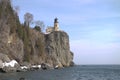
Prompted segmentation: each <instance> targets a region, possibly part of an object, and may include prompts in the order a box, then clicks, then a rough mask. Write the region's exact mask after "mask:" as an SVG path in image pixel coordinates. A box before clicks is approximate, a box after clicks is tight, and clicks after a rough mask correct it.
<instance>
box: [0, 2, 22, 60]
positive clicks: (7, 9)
mask: <svg viewBox="0 0 120 80" xmlns="http://www.w3.org/2000/svg"><path fill="white" fill-rule="evenodd" d="M18 24H19V20H18V18H17V16H16V15H15V14H14V11H13V9H12V7H11V4H10V1H9V0H1V1H0V53H4V54H6V55H8V56H9V58H10V59H16V60H18V61H22V56H23V42H22V40H20V39H19V37H18V36H17V34H16V32H15V31H16V28H17V26H18Z"/></svg>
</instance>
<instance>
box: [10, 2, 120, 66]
mask: <svg viewBox="0 0 120 80" xmlns="http://www.w3.org/2000/svg"><path fill="white" fill-rule="evenodd" d="M12 2H13V5H14V6H19V7H20V11H19V17H20V21H21V22H23V21H24V18H23V16H24V14H25V13H26V12H30V13H32V14H33V15H34V20H42V21H44V23H45V25H46V26H53V22H54V18H55V17H58V19H59V25H60V29H61V30H64V31H66V32H67V33H68V34H69V37H70V47H71V50H72V51H73V52H74V62H75V63H76V64H120V5H119V4H120V0H12Z"/></svg>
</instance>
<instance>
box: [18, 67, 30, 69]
mask: <svg viewBox="0 0 120 80" xmlns="http://www.w3.org/2000/svg"><path fill="white" fill-rule="evenodd" d="M20 68H21V69H28V67H27V66H21V67H20Z"/></svg>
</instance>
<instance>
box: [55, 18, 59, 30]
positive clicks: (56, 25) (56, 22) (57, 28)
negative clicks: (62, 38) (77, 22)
mask: <svg viewBox="0 0 120 80" xmlns="http://www.w3.org/2000/svg"><path fill="white" fill-rule="evenodd" d="M54 31H59V23H58V19H57V18H55V19H54Z"/></svg>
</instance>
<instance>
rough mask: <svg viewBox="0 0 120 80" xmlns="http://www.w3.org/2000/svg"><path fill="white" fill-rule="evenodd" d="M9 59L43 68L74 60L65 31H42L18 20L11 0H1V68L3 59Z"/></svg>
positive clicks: (69, 62)
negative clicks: (46, 32) (47, 32)
mask: <svg viewBox="0 0 120 80" xmlns="http://www.w3.org/2000/svg"><path fill="white" fill-rule="evenodd" d="M11 60H16V61H17V62H18V63H19V64H18V65H22V66H25V65H24V62H27V63H28V64H30V65H41V64H44V68H45V69H46V68H48V67H49V68H62V67H68V66H72V65H73V64H74V63H73V53H72V52H71V51H70V45H69V36H68V34H67V33H66V32H64V31H53V32H51V33H50V34H44V33H42V32H39V31H37V30H35V29H32V28H30V27H29V26H25V25H23V24H20V21H19V17H18V16H17V14H16V13H15V11H14V10H13V9H12V7H11V3H10V0H0V68H3V65H2V64H3V63H4V62H10V61H11ZM19 67H20V66H19ZM2 70H4V71H6V72H9V71H16V70H17V68H13V67H4V68H3V69H2Z"/></svg>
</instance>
